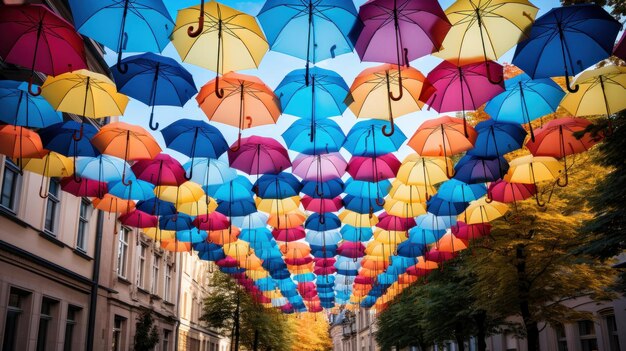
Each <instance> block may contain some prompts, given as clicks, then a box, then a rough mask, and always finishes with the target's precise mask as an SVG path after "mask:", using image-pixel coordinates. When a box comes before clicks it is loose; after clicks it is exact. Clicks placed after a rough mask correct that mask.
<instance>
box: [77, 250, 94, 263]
mask: <svg viewBox="0 0 626 351" xmlns="http://www.w3.org/2000/svg"><path fill="white" fill-rule="evenodd" d="M74 253H75V254H76V255H77V256H79V257H81V258H84V259H85V260H87V261H93V257H91V256H89V255H87V253H86V252H85V251H83V250H80V249H74Z"/></svg>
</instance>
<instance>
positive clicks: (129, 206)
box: [92, 194, 135, 214]
mask: <svg viewBox="0 0 626 351" xmlns="http://www.w3.org/2000/svg"><path fill="white" fill-rule="evenodd" d="M92 204H93V207H94V208H96V209H98V210H102V211H104V212H109V213H120V214H123V213H127V212H130V211H132V210H134V209H135V202H134V201H133V200H128V199H122V198H119V197H117V196H113V195H111V194H104V196H103V197H102V198H95V199H93V200H92Z"/></svg>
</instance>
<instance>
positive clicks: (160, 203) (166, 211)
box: [135, 197, 176, 216]
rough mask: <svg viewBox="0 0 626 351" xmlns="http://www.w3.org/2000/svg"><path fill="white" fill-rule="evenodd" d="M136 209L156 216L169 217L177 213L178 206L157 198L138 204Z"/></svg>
mask: <svg viewBox="0 0 626 351" xmlns="http://www.w3.org/2000/svg"><path fill="white" fill-rule="evenodd" d="M135 208H136V209H138V210H140V211H142V212H145V213H148V214H151V215H154V216H168V215H173V214H175V213H176V206H174V204H173V203H171V202H168V201H164V200H161V199H159V198H156V197H153V198H150V199H147V200H142V201H139V202H137V205H136V206H135Z"/></svg>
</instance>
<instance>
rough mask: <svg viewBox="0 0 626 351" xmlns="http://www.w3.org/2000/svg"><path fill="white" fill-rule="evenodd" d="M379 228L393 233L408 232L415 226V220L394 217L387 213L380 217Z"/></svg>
mask: <svg viewBox="0 0 626 351" xmlns="http://www.w3.org/2000/svg"><path fill="white" fill-rule="evenodd" d="M378 220H379V221H378V224H376V226H377V227H378V228H381V229H384V230H393V231H407V230H409V229H410V228H412V227H414V226H415V219H413V218H406V217H397V216H392V215H389V214H386V213H383V214H381V215H380V216H379V217H378Z"/></svg>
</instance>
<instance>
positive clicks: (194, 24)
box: [172, 1, 269, 98]
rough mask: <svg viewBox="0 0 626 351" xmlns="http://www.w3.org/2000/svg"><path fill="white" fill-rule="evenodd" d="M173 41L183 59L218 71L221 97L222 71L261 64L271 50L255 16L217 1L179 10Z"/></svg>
mask: <svg viewBox="0 0 626 351" xmlns="http://www.w3.org/2000/svg"><path fill="white" fill-rule="evenodd" d="M172 43H173V44H174V47H175V48H176V50H177V51H178V54H179V55H180V57H181V58H182V59H183V62H187V63H191V64H194V65H198V66H200V67H204V68H208V69H210V70H212V71H214V72H216V73H217V79H215V92H216V95H217V96H218V97H220V98H222V97H223V96H224V91H223V90H221V89H220V88H219V76H220V75H221V74H223V73H226V72H230V71H236V70H242V69H249V68H257V67H259V64H260V63H261V59H263V56H265V53H266V52H267V50H269V45H268V43H267V40H266V39H265V35H264V34H263V31H262V30H261V27H259V24H258V23H257V21H256V18H255V17H253V16H250V15H248V14H245V13H243V12H239V11H237V10H235V9H232V8H230V7H228V6H224V5H222V4H220V3H218V2H215V1H211V2H210V3H208V4H206V5H205V4H204V1H203V2H202V4H201V5H196V6H192V7H188V8H186V9H183V10H180V11H178V16H177V17H176V25H175V26H174V30H173V32H172Z"/></svg>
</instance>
